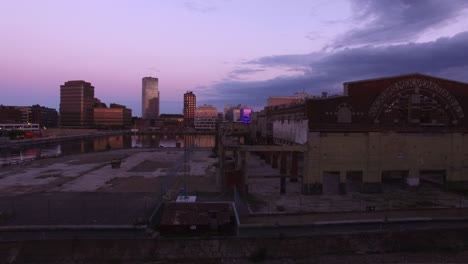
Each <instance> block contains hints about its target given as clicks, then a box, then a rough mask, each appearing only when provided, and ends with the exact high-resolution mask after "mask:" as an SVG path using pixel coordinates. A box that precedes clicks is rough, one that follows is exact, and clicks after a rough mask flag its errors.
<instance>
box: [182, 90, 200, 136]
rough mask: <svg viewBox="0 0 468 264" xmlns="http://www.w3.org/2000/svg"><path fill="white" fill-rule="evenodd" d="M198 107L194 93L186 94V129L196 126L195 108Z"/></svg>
mask: <svg viewBox="0 0 468 264" xmlns="http://www.w3.org/2000/svg"><path fill="white" fill-rule="evenodd" d="M196 107H197V97H196V96H195V94H194V93H193V92H190V91H188V92H186V93H185V94H184V127H194V126H195V108H196Z"/></svg>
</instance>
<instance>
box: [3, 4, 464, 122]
mask: <svg viewBox="0 0 468 264" xmlns="http://www.w3.org/2000/svg"><path fill="white" fill-rule="evenodd" d="M467 7H468V3H467V2H465V1H440V0H430V1H414V2H406V1H364V0H355V1H345V0H342V1H333V2H331V3H328V2H326V1H296V2H294V4H291V3H286V2H284V1H260V0H259V1H158V2H153V1H139V2H137V3H135V2H130V1H99V2H95V1H80V2H72V1H53V0H49V1H27V0H24V1H12V2H7V1H4V2H2V3H0V10H1V11H0V15H1V16H0V22H1V23H0V33H1V34H2V49H1V50H0V57H1V58H2V60H1V61H0V71H1V72H2V78H1V79H0V90H1V91H2V99H3V100H1V101H0V104H3V105H33V104H40V105H44V106H47V107H52V108H55V109H57V110H58V109H59V101H60V85H61V84H63V83H64V82H66V81H69V80H86V81H88V82H91V83H92V84H93V86H95V87H96V97H97V98H100V99H102V100H103V101H106V102H116V103H121V104H124V105H127V106H128V107H129V108H131V109H132V110H133V111H134V115H135V116H141V113H140V110H141V97H140V96H141V78H143V77H144V76H154V77H157V78H159V80H160V96H161V102H160V103H161V111H160V113H182V109H183V94H184V93H185V92H186V91H189V90H190V91H194V93H196V94H197V97H198V101H199V103H200V104H204V103H207V104H212V105H214V106H215V107H217V108H218V109H222V106H224V105H226V104H246V105H249V106H253V107H256V106H263V105H265V103H266V99H267V98H268V96H282V95H292V94H294V93H295V92H302V91H305V92H308V93H310V94H320V93H321V92H322V91H327V92H329V93H335V92H340V91H341V86H342V83H343V82H345V81H350V80H359V79H366V78H373V77H378V76H390V75H398V74H402V73H408V72H421V73H425V74H431V75H436V76H440V77H444V78H450V79H457V80H460V81H464V82H467V81H468V76H466V74H465V72H466V70H467V69H468V51H467V50H466V49H465V47H466V46H467V45H468V32H467V31H466V28H468V16H466V15H467V14H468V12H467ZM109 11H112V12H109ZM155 13H157V14H158V16H154V14H155ZM73 14H80V16H79V17H80V19H70V17H73ZM18 91H27V94H28V96H24V93H19V92H18Z"/></svg>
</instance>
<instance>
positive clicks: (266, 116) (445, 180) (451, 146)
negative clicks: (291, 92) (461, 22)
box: [251, 73, 468, 194]
mask: <svg viewBox="0 0 468 264" xmlns="http://www.w3.org/2000/svg"><path fill="white" fill-rule="evenodd" d="M467 107H468V84H466V83H461V82H457V81H453V80H446V79H441V78H436V77H433V76H428V75H423V74H418V73H415V74H408V75H401V76H394V77H385V78H379V79H371V80H362V81H354V82H347V83H345V84H344V91H343V95H340V96H322V97H316V98H308V99H306V100H305V101H303V102H302V103H299V104H292V105H283V106H275V107H266V108H265V110H263V111H262V112H260V113H257V114H256V115H254V116H253V121H252V126H251V137H253V138H255V140H256V142H257V143H266V142H270V143H271V142H275V143H276V144H277V145H292V144H295V145H298V144H301V145H303V146H305V147H306V151H303V154H302V155H303V166H302V167H303V170H302V186H303V192H304V193H307V194H320V193H346V192H350V191H361V192H370V193H371V192H380V191H381V190H382V189H381V184H382V182H383V181H389V180H390V181H391V180H400V181H402V182H404V183H405V184H406V185H409V186H418V185H419V182H420V181H422V180H425V181H430V182H432V183H435V184H439V185H441V186H443V187H445V188H447V189H468V139H467V137H466V131H468V120H466V118H465V112H466V111H468V109H466V108H467ZM287 131H290V132H287ZM272 156H273V157H277V156H279V155H272Z"/></svg>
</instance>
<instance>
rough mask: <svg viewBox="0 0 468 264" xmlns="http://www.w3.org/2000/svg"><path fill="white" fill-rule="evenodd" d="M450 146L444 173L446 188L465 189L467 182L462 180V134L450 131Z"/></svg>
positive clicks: (467, 186) (467, 185)
mask: <svg viewBox="0 0 468 264" xmlns="http://www.w3.org/2000/svg"><path fill="white" fill-rule="evenodd" d="M450 141H451V147H450V154H449V157H448V164H447V165H448V170H447V174H446V183H445V184H446V188H447V189H452V190H456V189H458V190H461V189H467V188H468V183H467V181H465V180H464V177H463V172H464V171H465V169H464V168H463V157H464V156H465V155H464V149H463V134H461V133H452V134H451V139H450Z"/></svg>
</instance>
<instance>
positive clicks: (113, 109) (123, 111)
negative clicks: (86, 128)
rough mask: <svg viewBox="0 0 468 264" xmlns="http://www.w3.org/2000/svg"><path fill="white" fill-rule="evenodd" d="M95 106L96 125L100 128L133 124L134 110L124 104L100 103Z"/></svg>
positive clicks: (126, 126) (127, 126)
mask: <svg viewBox="0 0 468 264" xmlns="http://www.w3.org/2000/svg"><path fill="white" fill-rule="evenodd" d="M97 106H98V107H95V108H94V125H95V126H96V127H98V128H129V127H130V126H131V125H132V110H131V109H128V108H127V107H125V106H124V105H119V104H110V105H109V108H107V107H106V105H105V104H104V103H98V104H97Z"/></svg>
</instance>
